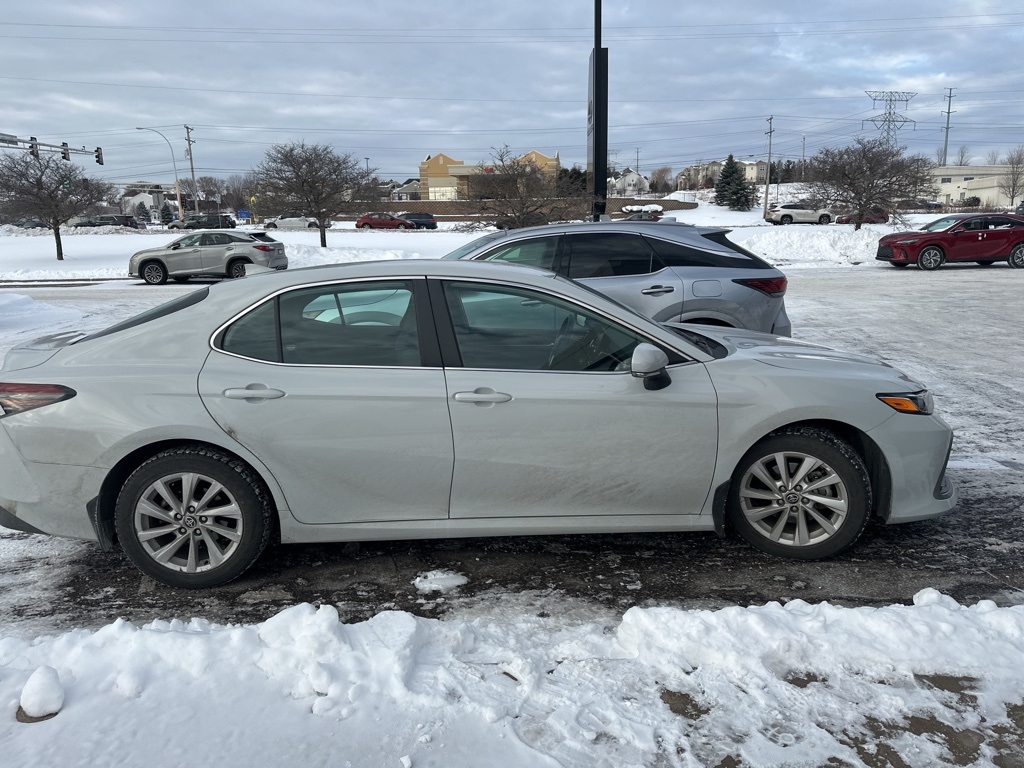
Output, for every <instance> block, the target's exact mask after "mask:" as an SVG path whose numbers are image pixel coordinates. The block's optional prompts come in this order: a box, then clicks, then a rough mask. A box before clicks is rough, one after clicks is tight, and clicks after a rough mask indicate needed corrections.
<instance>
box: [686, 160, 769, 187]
mask: <svg viewBox="0 0 1024 768" xmlns="http://www.w3.org/2000/svg"><path fill="white" fill-rule="evenodd" d="M736 162H737V163H738V164H739V166H740V167H741V168H742V169H743V178H744V179H745V180H746V181H747V182H749V183H751V184H764V181H765V179H766V178H767V176H768V162H767V161H766V160H754V161H748V160H737V161H736ZM724 165H725V161H724V160H711V161H710V162H707V163H698V164H697V165H691V166H689V167H688V168H684V169H683V170H681V171H680V172H679V173H677V174H676V189H704V188H706V187H713V186H714V185H715V182H717V181H718V177H719V176H720V175H721V174H722V166H724Z"/></svg>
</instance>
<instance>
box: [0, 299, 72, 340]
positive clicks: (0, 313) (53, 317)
mask: <svg viewBox="0 0 1024 768" xmlns="http://www.w3.org/2000/svg"><path fill="white" fill-rule="evenodd" d="M43 316H45V317H43ZM81 316H82V314H81V313H80V312H76V311H75V310H73V309H65V308H63V307H51V306H48V305H43V304H40V303H38V302H36V301H35V300H34V299H32V298H30V297H28V296H23V295H21V294H17V293H6V292H5V293H0V328H3V329H4V331H21V330H26V329H29V328H38V327H41V322H40V321H42V325H43V326H46V325H50V324H51V323H62V322H72V321H74V320H77V319H79V318H81Z"/></svg>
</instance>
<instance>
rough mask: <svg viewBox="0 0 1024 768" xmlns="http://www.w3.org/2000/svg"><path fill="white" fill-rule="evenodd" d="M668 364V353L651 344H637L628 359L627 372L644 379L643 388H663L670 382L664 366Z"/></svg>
mask: <svg viewBox="0 0 1024 768" xmlns="http://www.w3.org/2000/svg"><path fill="white" fill-rule="evenodd" d="M667 366H668V355H666V354H665V353H664V351H662V350H660V349H658V348H657V347H656V346H654V345H653V344H647V343H641V344H637V345H636V348H635V349H634V350H633V357H632V359H631V360H630V361H629V372H630V373H632V374H633V376H635V377H636V378H638V379H643V380H644V389H649V390H658V389H664V388H665V387H667V386H668V385H669V384H671V383H672V379H671V377H670V376H669V375H668V371H666V370H665V368H666V367H667Z"/></svg>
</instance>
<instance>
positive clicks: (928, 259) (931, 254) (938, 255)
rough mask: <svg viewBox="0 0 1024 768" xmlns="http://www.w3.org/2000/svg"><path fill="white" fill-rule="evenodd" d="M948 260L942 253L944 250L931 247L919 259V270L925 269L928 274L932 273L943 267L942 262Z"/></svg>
mask: <svg viewBox="0 0 1024 768" xmlns="http://www.w3.org/2000/svg"><path fill="white" fill-rule="evenodd" d="M945 260H946V255H945V254H944V253H943V252H942V249H941V248H939V247H937V246H934V245H929V246H928V247H927V248H925V249H924V250H923V251H921V253H920V254H918V257H917V268H918V269H923V270H925V271H926V272H932V271H934V270H936V269H938V268H939V267H941V266H942V262H943V261H945Z"/></svg>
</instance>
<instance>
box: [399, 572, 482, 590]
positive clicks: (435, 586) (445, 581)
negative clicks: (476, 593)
mask: <svg viewBox="0 0 1024 768" xmlns="http://www.w3.org/2000/svg"><path fill="white" fill-rule="evenodd" d="M467 581H469V579H467V578H466V577H465V576H463V575H462V574H461V573H452V572H451V571H427V572H426V573H421V574H420V575H419V576H417V577H416V579H415V580H414V581H413V585H414V586H415V587H416V590H417V591H418V592H421V593H423V594H430V593H431V592H447V591H448V590H450V589H456V588H458V587H461V586H462V585H463V584H465V583H466V582H467Z"/></svg>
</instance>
